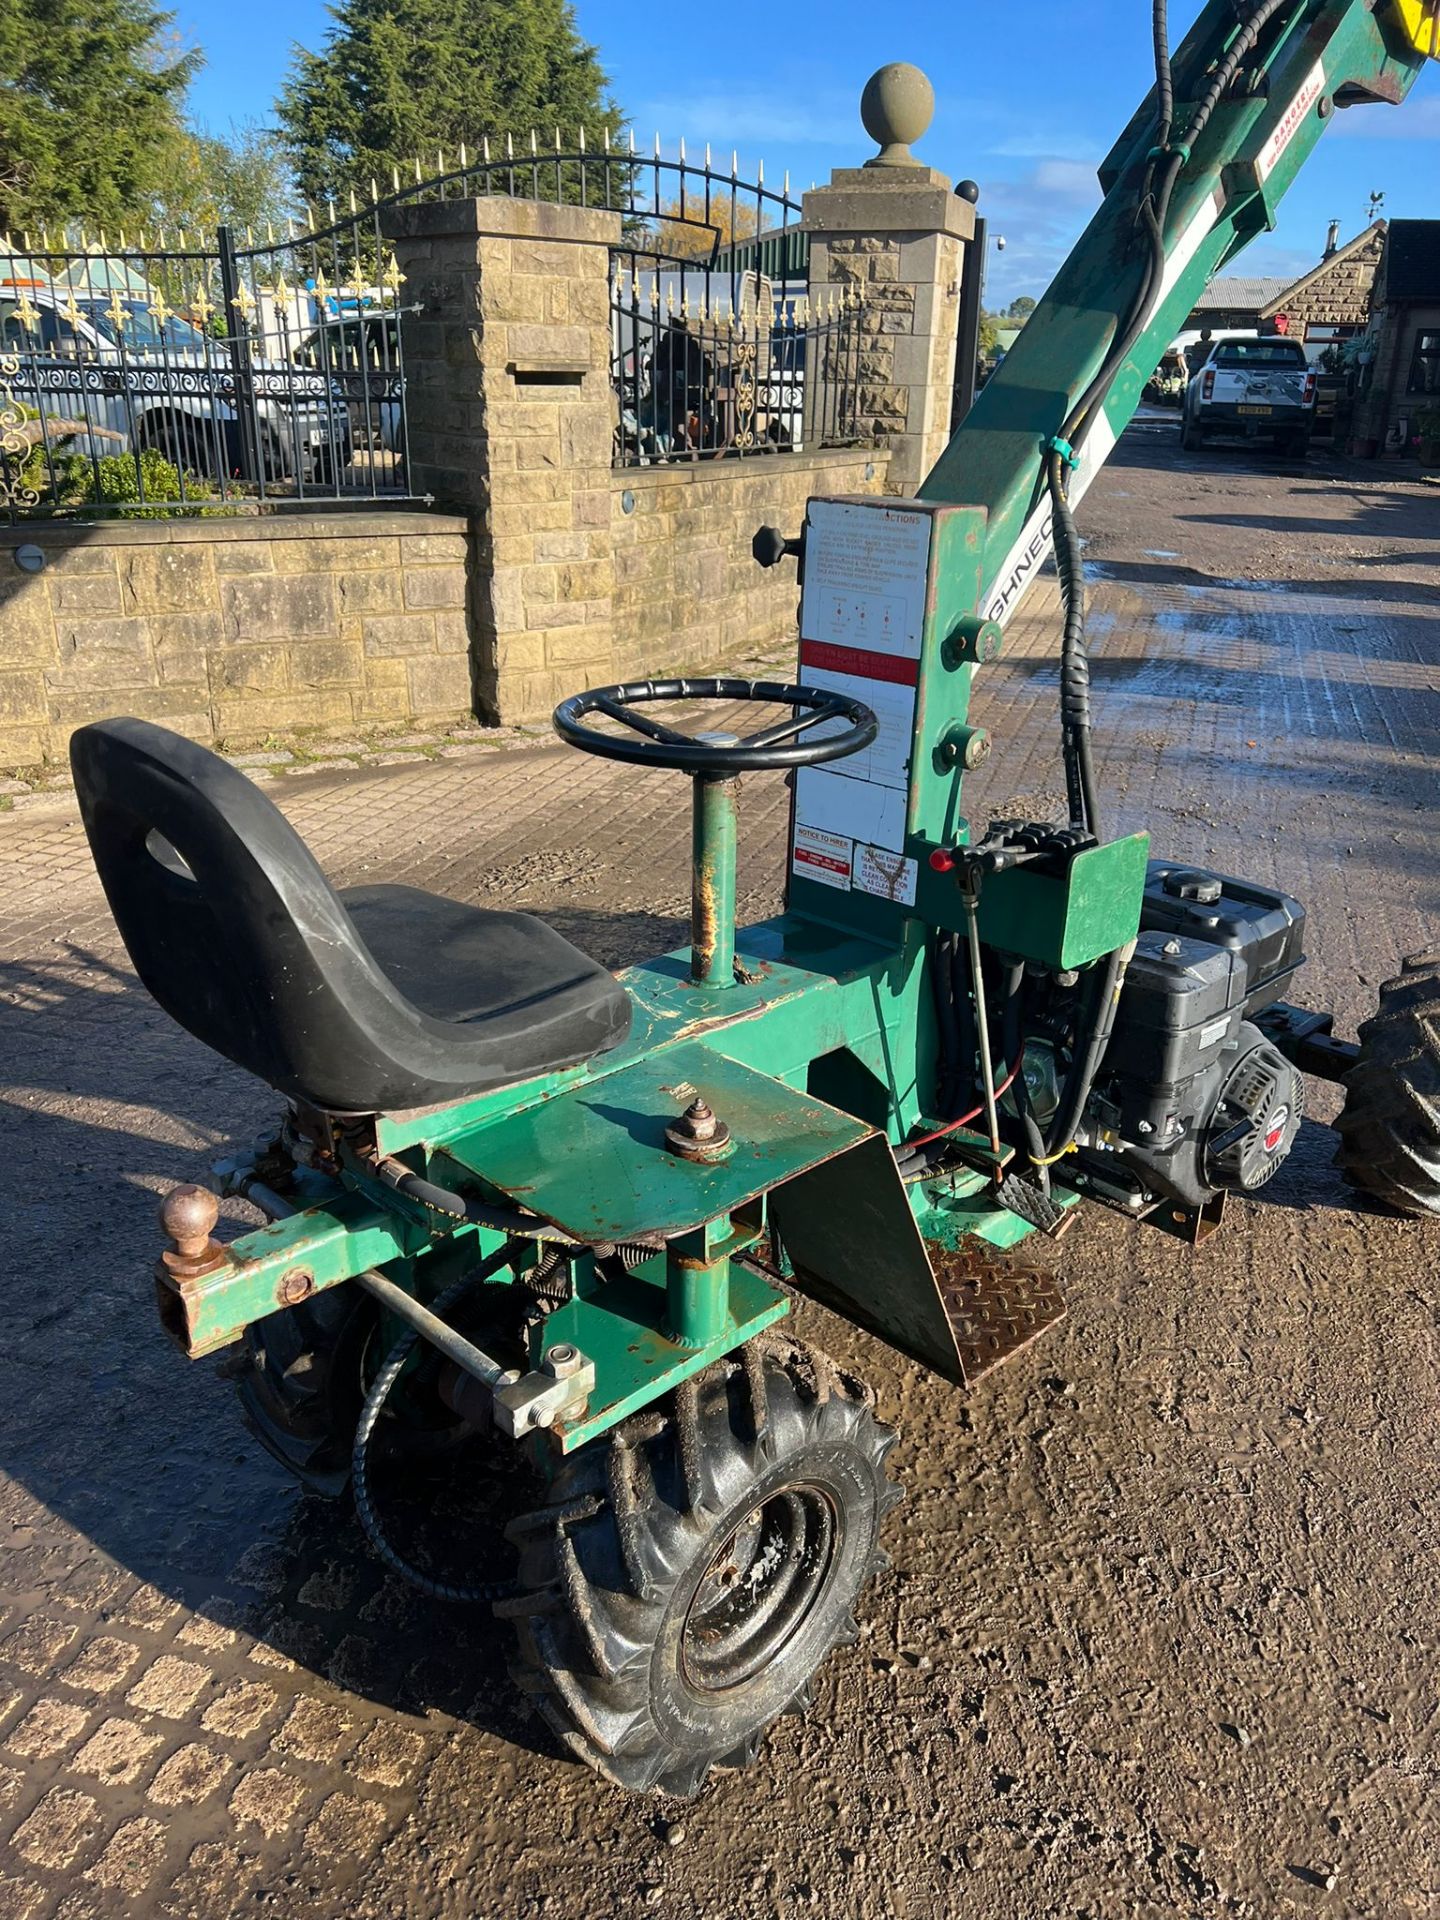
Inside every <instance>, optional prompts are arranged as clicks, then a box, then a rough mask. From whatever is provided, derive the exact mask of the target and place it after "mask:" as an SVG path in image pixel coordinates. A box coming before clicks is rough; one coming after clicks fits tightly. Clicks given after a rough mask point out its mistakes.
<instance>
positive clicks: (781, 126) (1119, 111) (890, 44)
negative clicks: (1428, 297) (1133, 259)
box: [177, 0, 1440, 305]
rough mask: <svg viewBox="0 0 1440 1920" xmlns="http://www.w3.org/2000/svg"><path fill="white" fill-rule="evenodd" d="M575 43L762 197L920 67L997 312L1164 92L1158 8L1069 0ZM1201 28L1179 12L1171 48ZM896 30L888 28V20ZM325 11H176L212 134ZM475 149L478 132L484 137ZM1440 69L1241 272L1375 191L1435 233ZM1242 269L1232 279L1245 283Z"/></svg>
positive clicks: (648, 118)
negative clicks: (887, 75) (897, 73)
mask: <svg viewBox="0 0 1440 1920" xmlns="http://www.w3.org/2000/svg"><path fill="white" fill-rule="evenodd" d="M576 11H577V15H578V19H579V23H580V29H581V31H582V32H583V33H584V34H585V35H586V37H587V38H589V39H590V40H592V41H594V42H595V43H596V45H597V46H598V47H599V48H600V51H601V54H602V57H603V59H604V62H605V65H606V67H607V69H608V71H609V73H610V75H611V80H612V84H613V88H614V92H615V96H616V98H617V100H618V101H619V103H620V105H621V107H622V108H623V109H624V110H625V112H626V113H627V114H628V115H629V117H630V119H631V121H632V123H633V125H634V127H635V130H636V134H637V138H638V139H640V140H641V141H642V143H645V144H648V143H649V142H650V141H651V140H652V139H653V137H654V134H655V133H656V132H657V131H658V132H659V133H660V135H661V137H662V140H663V141H664V143H665V145H666V148H667V150H672V149H673V146H674V143H675V142H676V141H677V140H678V139H680V138H682V137H683V138H684V139H685V141H686V142H687V146H688V149H689V151H690V152H691V153H692V154H693V153H695V152H697V151H699V150H700V149H702V148H703V147H704V145H705V143H706V141H709V142H711V143H712V144H713V146H714V148H715V150H716V152H717V153H719V152H722V151H723V152H724V153H725V154H726V155H727V156H728V154H729V152H730V150H731V149H732V148H738V150H739V154H740V166H741V172H742V174H743V175H744V176H745V177H747V178H753V177H754V168H755V164H756V162H757V160H760V159H763V161H764V163H765V174H766V179H767V182H769V181H774V182H776V183H778V182H779V180H780V178H781V176H782V174H783V173H784V172H785V171H786V170H787V169H788V170H789V173H790V176H791V181H792V185H794V186H796V187H803V186H806V185H808V184H809V183H810V182H811V181H812V180H822V181H823V180H824V179H825V178H826V177H827V176H828V174H829V172H830V169H831V168H832V167H836V166H853V165H855V164H857V163H858V162H859V161H860V160H863V159H864V158H865V157H866V156H867V155H868V154H869V153H870V152H872V151H873V148H872V147H871V146H870V144H869V142H868V141H867V140H866V138H865V134H864V132H863V130H862V128H861V126H860V120H859V112H858V100H859V94H860V89H861V87H862V86H863V84H864V81H865V79H866V77H867V75H868V74H869V73H870V72H871V71H872V70H873V69H874V68H875V67H877V66H880V65H881V64H882V63H883V62H885V61H886V60H911V61H914V62H915V63H916V64H917V65H919V66H922V67H924V68H925V70H926V72H927V73H929V75H930V77H931V79H932V80H933V81H934V83H935V93H936V101H937V105H936V114H935V124H934V126H933V127H932V128H931V130H930V132H929V133H928V134H927V135H926V137H925V139H924V140H923V141H922V142H921V143H920V145H919V148H918V151H919V153H920V155H921V157H922V158H923V159H925V160H927V161H928V162H929V163H930V164H931V165H932V166H936V167H939V168H941V169H942V170H943V171H944V172H946V173H948V174H949V175H950V176H951V177H952V178H953V179H957V180H958V179H961V178H963V177H964V176H966V175H969V176H970V177H972V178H973V179H975V180H978V181H979V182H980V183H981V186H982V188H983V194H982V202H981V207H982V211H984V212H986V213H987V214H988V215H989V216H990V220H991V230H992V232H999V233H1003V234H1004V235H1005V237H1006V241H1007V246H1006V249H1005V252H1004V253H1003V254H992V260H991V269H990V280H989V287H988V297H989V299H990V302H991V304H992V305H1003V304H1005V303H1006V302H1008V301H1009V300H1010V299H1011V298H1013V297H1014V296H1015V295H1016V294H1020V293H1030V294H1033V295H1035V296H1037V297H1038V296H1039V295H1040V294H1041V293H1043V292H1044V289H1045V286H1046V284H1047V282H1048V280H1049V277H1050V274H1051V273H1052V272H1053V270H1054V268H1055V267H1056V265H1057V264H1058V263H1059V261H1060V260H1061V259H1062V258H1063V257H1064V254H1065V252H1066V251H1067V249H1068V247H1069V246H1070V244H1071V243H1072V242H1073V240H1074V239H1075V237H1076V236H1077V235H1078V234H1079V233H1080V232H1081V230H1082V229H1083V227H1084V225H1085V222H1086V220H1087V219H1088V217H1089V214H1090V211H1091V209H1092V208H1093V207H1094V205H1095V204H1096V201H1097V200H1098V188H1097V187H1096V185H1095V168H1096V166H1097V164H1098V162H1099V160H1100V158H1101V157H1102V155H1103V154H1104V152H1105V151H1106V149H1107V147H1108V146H1109V144H1110V142H1111V140H1112V139H1113V137H1114V136H1115V134H1116V133H1117V132H1118V131H1119V129H1120V128H1121V127H1122V126H1123V125H1124V123H1125V121H1126V120H1127V118H1128V116H1129V114H1130V112H1131V111H1132V110H1133V108H1134V106H1135V105H1136V103H1137V101H1138V100H1139V99H1140V98H1141V96H1142V95H1143V93H1144V92H1145V90H1146V88H1147V86H1148V84H1149V80H1150V71H1149V68H1150V54H1149V13H1150V9H1149V7H1148V6H1146V5H1145V4H1144V0H1124V4H1121V5H1117V4H1115V0H1067V4H1065V5H1063V6H1062V5H1057V4H1052V5H1048V6H1044V7H1040V8H1032V9H1031V11H1030V12H1029V13H1028V14H1027V13H1024V12H1022V10H1021V9H1020V8H1018V7H1009V8H993V7H988V6H987V7H978V6H968V7H964V8H961V7H959V6H957V5H956V4H954V0H949V3H948V4H940V0H909V4H908V5H907V6H906V8H905V9H904V12H905V19H904V21H903V22H902V21H901V20H900V17H899V15H900V9H899V8H897V9H896V15H895V17H894V19H891V18H889V17H888V16H889V10H888V8H883V7H876V6H875V5H873V4H864V5H862V4H860V0H790V3H789V5H788V6H786V7H785V8H783V9H781V8H777V7H776V6H775V5H774V0H727V4H726V6H725V7H724V8H723V9H717V8H715V7H713V6H712V7H705V8H693V9H692V8H682V7H680V6H678V5H676V4H675V0H669V4H665V5H660V4H655V3H654V0H651V3H650V4H637V0H578V4H577V9H576ZM1198 11H1199V4H1198V0H1188V3H1187V0H1180V3H1179V4H1176V5H1174V6H1172V14H1173V16H1174V26H1173V31H1174V36H1175V38H1176V39H1177V40H1178V38H1179V36H1180V34H1181V33H1182V32H1183V31H1184V30H1185V29H1186V28H1187V27H1188V25H1189V24H1190V22H1191V20H1192V19H1193V18H1194V16H1195V14H1196V13H1197V12H1198ZM882 13H884V14H885V15H886V16H887V17H886V19H885V20H883V21H882V20H881V19H880V15H881V14H882ZM327 21H328V16H327V14H326V11H325V8H324V5H323V0H248V4H246V5H245V6H243V7H237V6H236V5H235V4H234V0H180V8H179V16H178V20H177V25H178V27H179V30H180V32H181V34H182V36H183V37H184V38H185V39H187V40H188V41H189V42H190V43H192V44H194V45H196V46H198V47H199V48H201V49H202V51H203V52H204V53H205V55H206V59H207V65H206V68H205V71H204V72H203V73H202V74H201V76H200V78H199V79H198V81H197V82H196V84H195V87H194V89H193V94H192V106H193V109H194V112H195V115H196V117H197V118H198V119H199V120H201V121H202V122H204V123H206V124H208V125H210V126H211V127H214V128H216V129H217V130H223V129H224V128H225V126H226V125H227V124H228V123H229V122H231V121H243V120H247V119H258V120H261V121H264V120H265V119H266V118H267V117H268V115H269V112H270V108H271V104H272V102H273V100H274V97H275V93H276V90H277V88H278V86H279V84H280V81H281V79H282V77H283V75H284V73H285V71H286V68H287V67H288V65H289V61H290V56H291V49H292V46H293V45H294V43H295V42H296V41H299V42H301V43H302V44H304V45H306V46H310V47H316V46H318V45H319V44H320V43H321V41H322V40H323V38H324V35H325V30H326V25H327ZM476 131H477V132H479V131H483V130H482V129H477V130H476ZM1437 163H1440V63H1436V64H1434V65H1432V67H1431V69H1430V71H1429V72H1428V73H1427V74H1426V76H1425V78H1424V79H1423V80H1422V81H1421V83H1420V87H1419V89H1418V90H1417V92H1416V93H1415V94H1414V95H1412V96H1411V99H1410V100H1409V102H1408V103H1407V104H1406V105H1405V106H1404V107H1402V108H1400V109H1398V110H1396V109H1394V108H1384V107H1371V108H1363V109H1358V110H1355V111H1352V112H1349V113H1346V114H1344V115H1342V116H1340V118H1339V120H1338V121H1337V124H1336V126H1335V128H1334V129H1333V130H1332V131H1331V132H1330V133H1328V134H1327V135H1326V138H1325V140H1324V141H1323V142H1322V143H1321V146H1320V150H1319V152H1318V153H1317V154H1316V155H1315V157H1314V158H1313V159H1312V161H1311V162H1310V166H1309V168H1308V169H1307V171H1306V172H1305V173H1304V174H1303V175H1302V176H1301V179H1300V182H1299V184H1298V185H1297V186H1296V187H1295V188H1294V190H1293V191H1292V192H1291V194H1290V196H1289V198H1288V200H1287V201H1286V203H1285V208H1284V212H1283V215H1282V220H1281V225H1280V227H1279V229H1278V231H1277V232H1276V233H1275V234H1274V235H1272V236H1270V237H1269V238H1267V239H1265V240H1262V241H1258V242H1257V243H1256V244H1255V245H1254V246H1253V247H1251V248H1250V250H1249V252H1248V253H1246V254H1245V255H1244V256H1243V270H1245V271H1249V272H1254V273H1288V272H1291V271H1292V270H1293V271H1295V272H1297V273H1298V272H1299V271H1301V270H1303V269H1304V268H1306V267H1308V266H1312V265H1313V264H1314V263H1315V261H1316V260H1317V259H1318V258H1319V255H1320V251H1321V249H1322V247H1323V245H1324V240H1325V230H1326V227H1327V225H1328V223H1329V222H1330V221H1331V220H1332V219H1339V221H1340V223H1341V227H1342V230H1343V233H1344V236H1345V238H1347V239H1348V238H1350V236H1351V235H1352V234H1354V233H1357V232H1359V230H1360V229H1361V228H1362V227H1363V226H1364V224H1365V202H1366V199H1367V196H1368V195H1369V193H1370V192H1371V190H1372V189H1374V190H1378V191H1381V192H1383V193H1384V194H1385V195H1386V211H1387V213H1389V214H1392V215H1397V216H1401V217H1416V218H1426V217H1435V216H1440V165H1437ZM1237 270H1238V269H1237Z"/></svg>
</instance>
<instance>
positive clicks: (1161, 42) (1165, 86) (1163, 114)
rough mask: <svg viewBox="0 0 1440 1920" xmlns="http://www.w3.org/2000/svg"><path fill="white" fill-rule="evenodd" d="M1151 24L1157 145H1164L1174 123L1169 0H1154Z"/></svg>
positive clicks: (1173, 84) (1173, 82)
mask: <svg viewBox="0 0 1440 1920" xmlns="http://www.w3.org/2000/svg"><path fill="white" fill-rule="evenodd" d="M1151 24H1152V27H1153V29H1154V39H1155V98H1156V101H1157V103H1158V113H1157V119H1158V123H1159V124H1158V126H1157V127H1156V133H1155V144H1156V146H1157V147H1163V146H1165V145H1166V144H1167V143H1168V142H1169V139H1170V130H1171V128H1172V127H1173V126H1174V124H1175V76H1174V73H1173V71H1172V69H1171V65H1170V6H1169V0H1154V6H1153V8H1152V10H1151Z"/></svg>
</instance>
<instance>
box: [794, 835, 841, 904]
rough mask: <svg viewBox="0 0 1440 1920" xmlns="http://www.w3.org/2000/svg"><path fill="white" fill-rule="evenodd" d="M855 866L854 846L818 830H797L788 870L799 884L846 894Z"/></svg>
mask: <svg viewBox="0 0 1440 1920" xmlns="http://www.w3.org/2000/svg"><path fill="white" fill-rule="evenodd" d="M854 864H855V842H854V841H853V840H847V839H845V838H844V836H843V835H842V834H838V833H826V832H824V831H823V830H822V829H821V828H820V827H804V826H797V827H796V829H795V848H794V852H793V854H792V856H791V866H792V867H793V869H794V871H795V872H796V873H797V874H798V875H799V877H800V878H801V879H802V880H818V881H819V882H820V885H821V886H822V887H840V888H841V889H843V890H844V891H845V892H846V893H848V892H849V891H850V878H851V874H852V871H853V869H854Z"/></svg>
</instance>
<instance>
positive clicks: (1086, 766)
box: [1050, 453, 1101, 840]
mask: <svg viewBox="0 0 1440 1920" xmlns="http://www.w3.org/2000/svg"><path fill="white" fill-rule="evenodd" d="M1050 501H1051V506H1052V508H1053V517H1054V529H1055V565H1056V569H1057V571H1058V572H1059V575H1060V596H1061V602H1062V605H1063V607H1064V610H1065V631H1064V638H1063V640H1062V642H1061V647H1060V730H1061V746H1062V748H1063V751H1064V760H1065V786H1066V794H1067V797H1068V800H1069V805H1070V818H1071V820H1072V821H1076V822H1078V823H1079V824H1080V825H1082V826H1084V827H1088V829H1089V830H1090V832H1091V833H1093V834H1094V835H1095V838H1096V839H1097V840H1098V839H1100V837H1101V831H1100V804H1099V798H1098V793H1097V788H1096V781H1095V762H1094V756H1093V753H1092V750H1091V744H1090V655H1089V652H1088V650H1087V648H1086V645H1085V574H1084V564H1085V563H1084V558H1083V555H1082V550H1081V546H1080V535H1079V532H1078V530H1077V528H1076V525H1075V516H1074V514H1073V513H1072V512H1071V510H1070V502H1069V500H1068V499H1067V497H1066V494H1065V479H1064V462H1063V460H1062V459H1061V457H1060V455H1059V454H1058V453H1056V454H1052V455H1051V457H1050Z"/></svg>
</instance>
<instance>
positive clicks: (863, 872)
mask: <svg viewBox="0 0 1440 1920" xmlns="http://www.w3.org/2000/svg"><path fill="white" fill-rule="evenodd" d="M919 872H920V868H919V863H918V862H917V861H914V860H907V859H906V858H905V856H904V855H903V854H899V853H889V852H887V851H886V849H885V848H884V847H856V849H855V880H854V887H855V891H856V892H857V893H873V894H875V895H876V897H877V898H879V899H881V900H893V901H894V902H895V903H896V905H897V906H904V907H913V906H914V904H915V882H916V879H917V877H918V875H919Z"/></svg>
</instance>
